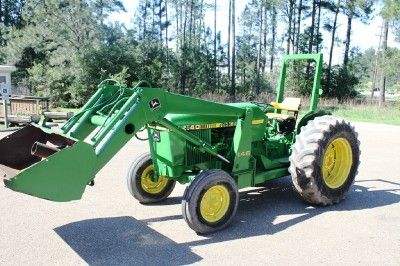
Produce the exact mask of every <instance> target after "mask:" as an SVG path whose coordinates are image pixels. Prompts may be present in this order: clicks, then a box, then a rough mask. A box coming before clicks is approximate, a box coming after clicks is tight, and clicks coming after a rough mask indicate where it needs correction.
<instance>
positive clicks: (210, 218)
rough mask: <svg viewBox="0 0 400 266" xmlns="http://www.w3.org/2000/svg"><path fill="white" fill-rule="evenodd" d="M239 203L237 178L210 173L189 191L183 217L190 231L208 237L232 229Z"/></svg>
mask: <svg viewBox="0 0 400 266" xmlns="http://www.w3.org/2000/svg"><path fill="white" fill-rule="evenodd" d="M238 203H239V192H238V189H237V186H236V183H235V181H234V180H233V178H232V177H231V176H230V175H229V174H228V173H226V172H225V171H223V170H219V169H212V170H206V171H204V172H201V173H200V174H199V175H197V176H196V177H195V179H194V180H193V182H192V183H191V184H190V185H189V186H188V187H187V188H186V190H185V194H184V195H183V199H182V214H183V218H184V219H185V221H186V222H187V224H188V225H189V226H190V228H192V229H193V230H194V231H196V232H197V233H200V234H206V233H211V232H214V231H218V230H221V229H222V228H224V227H226V226H228V225H229V224H230V223H231V222H232V219H233V217H234V216H235V213H236V210H237V206H238Z"/></svg>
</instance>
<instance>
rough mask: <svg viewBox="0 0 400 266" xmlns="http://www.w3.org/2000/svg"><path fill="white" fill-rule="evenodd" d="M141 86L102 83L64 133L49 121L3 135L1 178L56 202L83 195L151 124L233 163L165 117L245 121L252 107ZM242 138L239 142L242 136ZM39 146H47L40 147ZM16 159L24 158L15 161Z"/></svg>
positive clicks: (11, 185) (25, 191)
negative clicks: (125, 148)
mask: <svg viewBox="0 0 400 266" xmlns="http://www.w3.org/2000/svg"><path fill="white" fill-rule="evenodd" d="M138 85H139V86H137V87H135V88H133V89H128V88H122V87H121V86H116V85H109V84H106V83H103V84H101V85H100V86H99V89H98V91H97V92H96V93H95V94H94V95H93V97H92V98H91V99H90V100H89V101H88V102H87V103H86V105H85V106H84V107H83V108H82V110H81V111H80V112H79V113H78V114H77V115H75V116H74V117H72V118H71V119H70V120H69V121H67V123H65V125H64V126H63V127H62V128H61V132H58V133H55V132H53V131H52V130H50V129H49V128H46V127H45V125H42V126H36V125H28V126H27V127H25V128H23V129H21V130H20V131H17V132H15V133H14V134H11V135H9V136H8V137H6V138H5V139H2V140H0V150H1V151H2V153H1V154H0V174H2V176H0V177H3V179H4V183H5V185H6V186H7V187H9V188H11V189H13V190H15V191H19V192H23V193H26V194H30V195H33V196H36V197H40V198H45V199H49V200H53V201H70V200H76V199H80V198H81V196H82V194H83V192H84V190H85V187H86V185H88V184H90V183H92V181H93V179H94V177H95V175H96V174H97V172H98V171H100V169H101V168H103V167H104V165H105V164H106V163H107V162H108V161H109V160H111V158H112V157H113V156H114V155H115V154H116V153H117V152H118V151H119V150H120V149H121V148H122V147H123V146H124V145H125V144H126V143H127V142H128V141H129V140H130V139H131V138H132V137H134V136H135V134H136V133H137V132H138V131H139V130H140V129H142V128H143V127H146V126H147V125H148V124H155V125H160V126H163V127H165V128H166V129H167V130H170V131H174V132H176V133H177V134H179V136H181V137H182V138H184V139H185V140H187V141H189V142H191V143H193V144H194V145H195V146H197V147H198V149H199V150H200V151H202V152H207V153H209V154H211V155H213V156H215V157H217V158H219V159H220V160H223V161H225V162H228V163H229V161H228V159H226V158H224V157H223V156H221V155H219V154H218V153H217V150H216V147H214V146H212V145H211V144H210V143H207V142H205V141H203V140H202V139H200V138H198V137H197V136H196V135H194V134H191V133H190V132H189V131H186V130H184V129H182V128H180V127H178V126H176V125H174V124H173V123H172V122H171V121H169V120H168V119H166V118H165V116H166V115H167V114H196V115H204V116H207V115H214V116H215V115H216V114H217V115H218V116H220V117H229V118H232V119H238V120H240V119H245V116H246V114H247V113H248V110H246V108H240V107H236V106H232V105H228V104H219V103H214V102H210V101H205V100H201V99H196V98H192V97H187V96H183V95H178V94H174V93H170V92H166V91H163V90H160V89H157V88H149V87H145V86H143V84H138ZM237 142H238V144H237V146H239V145H240V139H239V140H238V141H237ZM18 145H21V147H17V146H18ZM33 147H35V148H34V149H33ZM38 148H41V149H42V150H41V151H40V152H39V151H36V149H38ZM3 151H4V152H3ZM217 158H216V159H217ZM16 160H17V161H20V162H22V163H15V161H16ZM1 170H2V171H1ZM1 172H3V173H1Z"/></svg>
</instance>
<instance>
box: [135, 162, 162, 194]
mask: <svg viewBox="0 0 400 266" xmlns="http://www.w3.org/2000/svg"><path fill="white" fill-rule="evenodd" d="M153 170H154V166H153V165H152V164H151V165H149V166H147V167H146V168H145V169H144V171H143V172H142V175H141V176H140V184H141V187H142V189H143V190H144V191H145V192H147V193H149V194H158V193H161V192H162V191H163V190H164V189H165V187H166V186H167V184H168V179H167V178H166V177H165V176H159V177H158V180H157V181H156V182H154V181H153V179H152V174H153Z"/></svg>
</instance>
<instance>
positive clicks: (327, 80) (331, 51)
mask: <svg viewBox="0 0 400 266" xmlns="http://www.w3.org/2000/svg"><path fill="white" fill-rule="evenodd" d="M339 11H340V0H338V1H337V3H336V11H335V19H334V21H333V29H332V37H331V48H330V50H329V63H328V76H327V78H326V87H327V89H329V87H330V86H331V68H332V56H333V48H334V47H335V35H336V28H337V19H338V15H339Z"/></svg>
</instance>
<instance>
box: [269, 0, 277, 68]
mask: <svg viewBox="0 0 400 266" xmlns="http://www.w3.org/2000/svg"><path fill="white" fill-rule="evenodd" d="M271 26H272V41H271V50H270V54H271V61H270V64H269V70H270V72H272V71H273V70H274V60H275V45H276V44H275V41H276V7H275V6H273V7H272V18H271Z"/></svg>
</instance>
